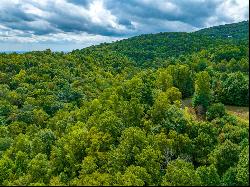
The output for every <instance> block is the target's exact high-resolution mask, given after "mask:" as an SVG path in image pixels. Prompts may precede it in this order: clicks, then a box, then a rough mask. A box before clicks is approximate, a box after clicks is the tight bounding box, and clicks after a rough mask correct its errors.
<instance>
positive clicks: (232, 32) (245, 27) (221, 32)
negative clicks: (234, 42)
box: [196, 21, 249, 39]
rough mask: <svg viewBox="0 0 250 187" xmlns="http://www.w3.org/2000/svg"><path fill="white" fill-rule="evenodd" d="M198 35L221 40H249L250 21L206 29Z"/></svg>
mask: <svg viewBox="0 0 250 187" xmlns="http://www.w3.org/2000/svg"><path fill="white" fill-rule="evenodd" d="M196 33H198V34H203V35H207V36H211V37H219V38H234V39H247V38H249V21H242V22H239V23H232V24H226V25H220V26H215V27H211V28H205V29H201V30H199V31H197V32H196Z"/></svg>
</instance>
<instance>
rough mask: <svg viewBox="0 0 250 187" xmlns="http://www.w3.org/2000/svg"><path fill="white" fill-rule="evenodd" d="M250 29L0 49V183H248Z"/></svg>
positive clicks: (238, 25)
mask: <svg viewBox="0 0 250 187" xmlns="http://www.w3.org/2000/svg"><path fill="white" fill-rule="evenodd" d="M248 26H249V22H248V21H245V22H241V23H235V24H230V25H224V26H218V27H212V28H208V29H203V30H201V31H197V32H193V33H159V34H148V35H141V36H136V37H133V38H129V39H126V40H122V41H118V42H114V43H110V44H101V45H97V46H91V47H88V48H84V49H81V50H74V51H72V52H70V53H63V52H61V53H60V52H51V51H50V50H49V49H48V50H46V51H41V52H39V51H33V52H27V53H24V54H17V53H12V54H0V70H1V71H0V185H53V186H55V185H139V186H142V185H146V186H149V185H163V186H180V185H191V186H195V185H202V186H207V185H217V186H218V185H225V186H228V185H229V186H232V185H249V176H248V175H249V133H248V130H249V122H248V121H246V120H242V119H241V118H240V117H237V116H235V115H233V114H231V113H228V112H227V110H226V109H225V105H230V106H231V105H232V106H247V107H248V106H249V83H248V82H249V47H248V43H249V34H248V32H249V31H248ZM228 36H229V37H228ZM191 97H192V108H188V107H184V106H183V102H182V100H183V99H185V98H191Z"/></svg>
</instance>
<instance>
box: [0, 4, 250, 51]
mask: <svg viewBox="0 0 250 187" xmlns="http://www.w3.org/2000/svg"><path fill="white" fill-rule="evenodd" d="M248 9H249V2H248V0H0V51H18V50H22V51H27V50H44V49H47V48H50V49H52V50H54V51H71V50H72V49H77V48H83V47H86V46H90V45H93V44H99V43H102V42H111V41H116V40H120V39H124V38H128V37H131V36H135V35H139V34H146V33H157V32H168V31H187V32H191V31H195V30H198V29H200V28H204V27H210V26H214V25H220V24H226V23H233V22H239V21H243V20H248V19H249V18H248V17H249V11H248Z"/></svg>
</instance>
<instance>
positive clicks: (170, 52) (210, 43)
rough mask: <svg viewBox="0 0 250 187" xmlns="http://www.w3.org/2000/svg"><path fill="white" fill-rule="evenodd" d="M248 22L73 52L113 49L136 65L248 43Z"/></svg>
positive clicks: (148, 36) (144, 36)
mask: <svg viewBox="0 0 250 187" xmlns="http://www.w3.org/2000/svg"><path fill="white" fill-rule="evenodd" d="M248 26H249V21H244V22H240V23H233V24H227V25H221V26H215V27H211V28H206V29H202V30H200V31H197V32H192V33H186V32H164V33H158V34H144V35H140V36H135V37H131V38H128V39H124V40H121V41H117V42H113V43H108V44H107V43H104V44H100V45H97V46H91V47H87V48H84V49H82V50H75V51H73V53H79V52H80V54H82V55H83V54H90V53H92V52H93V51H96V50H97V51H107V50H108V51H114V52H116V53H119V54H121V55H124V56H126V57H128V58H129V59H130V60H131V61H134V62H135V63H136V64H137V65H138V66H143V64H145V63H149V62H151V61H155V60H161V59H166V58H169V57H177V56H180V55H186V54H190V53H193V52H198V51H201V50H202V49H209V48H214V47H218V46H222V45H223V46H224V45H226V44H228V45H231V44H235V43H236V44H238V43H244V44H246V43H248V38H249V34H248V31H249V29H248Z"/></svg>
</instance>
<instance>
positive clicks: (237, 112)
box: [182, 98, 249, 123]
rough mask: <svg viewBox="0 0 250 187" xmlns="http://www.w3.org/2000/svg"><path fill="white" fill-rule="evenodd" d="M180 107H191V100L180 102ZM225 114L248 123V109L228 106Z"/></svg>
mask: <svg viewBox="0 0 250 187" xmlns="http://www.w3.org/2000/svg"><path fill="white" fill-rule="evenodd" d="M182 107H183V108H184V107H188V108H191V107H192V98H187V99H183V100H182ZM225 108H226V112H227V113H228V114H231V115H234V116H236V117H238V118H239V119H241V120H243V121H245V122H247V123H249V107H241V106H229V105H225Z"/></svg>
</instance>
